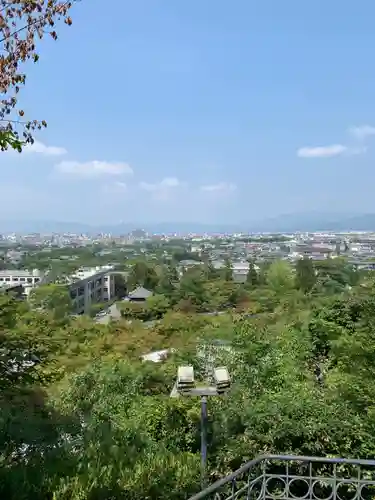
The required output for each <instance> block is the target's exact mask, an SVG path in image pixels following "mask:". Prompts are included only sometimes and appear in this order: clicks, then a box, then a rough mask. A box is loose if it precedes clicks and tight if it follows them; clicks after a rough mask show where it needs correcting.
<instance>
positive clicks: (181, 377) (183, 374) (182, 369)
mask: <svg viewBox="0 0 375 500" xmlns="http://www.w3.org/2000/svg"><path fill="white" fill-rule="evenodd" d="M194 387H195V383H194V368H193V367H192V366H179V367H178V370H177V390H178V391H181V392H183V391H188V390H190V389H193V388H194Z"/></svg>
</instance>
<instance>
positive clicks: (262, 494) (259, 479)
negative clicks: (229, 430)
mask: <svg viewBox="0 0 375 500" xmlns="http://www.w3.org/2000/svg"><path fill="white" fill-rule="evenodd" d="M201 499H205V500H375V460H355V459H353V460H352V459H345V458H320V457H304V456H302V457H298V456H291V455H264V456H260V457H258V458H256V459H254V460H252V461H251V462H248V463H247V464H246V465H244V466H243V467H241V468H240V469H238V470H237V471H235V472H233V474H230V475H229V476H227V477H225V478H223V479H220V480H219V481H216V482H215V483H213V484H212V485H211V486H209V487H207V488H206V489H204V490H203V491H201V492H200V493H198V494H196V495H194V496H193V497H191V498H190V499H189V500H201Z"/></svg>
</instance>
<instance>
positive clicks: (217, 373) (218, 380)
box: [214, 366, 231, 394]
mask: <svg viewBox="0 0 375 500" xmlns="http://www.w3.org/2000/svg"><path fill="white" fill-rule="evenodd" d="M214 379H215V384H216V388H217V392H218V394H221V393H223V392H226V391H228V390H229V389H230V385H231V380H230V376H229V372H228V369H227V367H226V366H220V367H218V368H215V370H214Z"/></svg>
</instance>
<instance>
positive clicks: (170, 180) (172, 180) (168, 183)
mask: <svg viewBox="0 0 375 500" xmlns="http://www.w3.org/2000/svg"><path fill="white" fill-rule="evenodd" d="M181 185H182V183H181V182H180V181H179V180H178V179H176V177H166V178H165V179H163V180H162V181H160V182H156V183H155V184H151V183H148V182H140V183H139V187H140V188H141V189H144V190H145V191H152V192H155V191H165V190H167V189H170V188H176V187H179V186H181Z"/></svg>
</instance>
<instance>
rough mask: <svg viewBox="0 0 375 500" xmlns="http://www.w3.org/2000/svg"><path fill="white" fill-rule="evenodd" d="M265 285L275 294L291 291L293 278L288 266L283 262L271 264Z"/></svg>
mask: <svg viewBox="0 0 375 500" xmlns="http://www.w3.org/2000/svg"><path fill="white" fill-rule="evenodd" d="M267 283H268V286H269V287H270V288H271V289H272V290H273V291H274V292H275V293H277V294H281V293H285V292H289V291H290V290H292V289H293V288H294V277H293V271H292V268H291V266H290V264H288V262H286V261H284V260H278V261H275V262H273V263H272V264H271V265H270V267H269V268H268V270H267Z"/></svg>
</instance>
